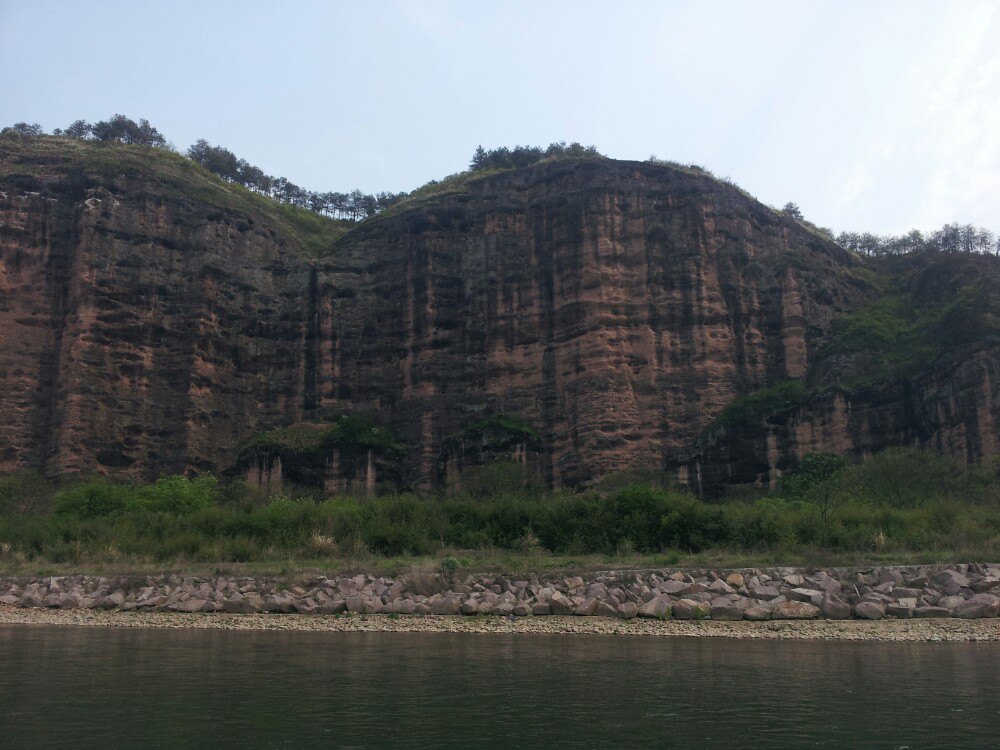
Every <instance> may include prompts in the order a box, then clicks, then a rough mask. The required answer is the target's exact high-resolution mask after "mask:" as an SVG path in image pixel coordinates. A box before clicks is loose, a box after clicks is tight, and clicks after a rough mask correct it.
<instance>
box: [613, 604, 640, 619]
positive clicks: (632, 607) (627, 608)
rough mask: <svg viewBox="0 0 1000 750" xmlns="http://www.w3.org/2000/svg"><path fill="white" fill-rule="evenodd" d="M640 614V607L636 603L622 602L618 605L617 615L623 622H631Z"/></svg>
mask: <svg viewBox="0 0 1000 750" xmlns="http://www.w3.org/2000/svg"><path fill="white" fill-rule="evenodd" d="M638 614H639V607H638V606H636V603H635V602H622V603H621V604H619V605H618V612H617V615H618V616H619V617H621V618H622V619H623V620H631V619H632V618H633V617H635V616H636V615H638Z"/></svg>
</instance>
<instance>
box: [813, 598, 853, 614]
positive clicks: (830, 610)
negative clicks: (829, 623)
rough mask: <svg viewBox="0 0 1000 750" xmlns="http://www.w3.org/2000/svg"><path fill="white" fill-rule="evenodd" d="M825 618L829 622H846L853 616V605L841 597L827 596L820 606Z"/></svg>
mask: <svg viewBox="0 0 1000 750" xmlns="http://www.w3.org/2000/svg"><path fill="white" fill-rule="evenodd" d="M819 609H820V611H821V612H822V613H823V617H825V618H827V619H828V620H846V619H848V618H849V617H850V616H851V605H850V604H848V603H847V602H845V601H844V600H843V599H841V598H840V597H839V596H833V595H830V594H827V595H826V596H824V597H823V601H822V602H821V603H820V605H819Z"/></svg>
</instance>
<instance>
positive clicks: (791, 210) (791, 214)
mask: <svg viewBox="0 0 1000 750" xmlns="http://www.w3.org/2000/svg"><path fill="white" fill-rule="evenodd" d="M781 213H783V214H784V215H785V216H787V217H788V218H790V219H795V220H796V221H802V218H803V217H802V210H801V209H800V208H799V207H798V205H797V204H795V203H792V202H791V201H789V202H788V203H786V204H785V205H784V207H783V208H782V209H781Z"/></svg>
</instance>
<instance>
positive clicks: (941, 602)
mask: <svg viewBox="0 0 1000 750" xmlns="http://www.w3.org/2000/svg"><path fill="white" fill-rule="evenodd" d="M959 604H965V597H964V596H942V597H941V598H940V599H938V603H937V606H939V607H944V608H945V609H955V607H957V606H958V605H959Z"/></svg>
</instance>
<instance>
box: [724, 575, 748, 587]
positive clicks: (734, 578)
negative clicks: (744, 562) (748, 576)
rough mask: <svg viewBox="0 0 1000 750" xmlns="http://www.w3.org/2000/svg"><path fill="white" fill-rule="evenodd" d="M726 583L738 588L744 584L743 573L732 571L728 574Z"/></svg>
mask: <svg viewBox="0 0 1000 750" xmlns="http://www.w3.org/2000/svg"><path fill="white" fill-rule="evenodd" d="M726 583H728V584H729V585H730V586H732V587H733V588H734V589H738V588H739V587H740V586H742V585H743V583H744V581H743V574H742V573H730V574H729V575H727V576H726Z"/></svg>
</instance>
